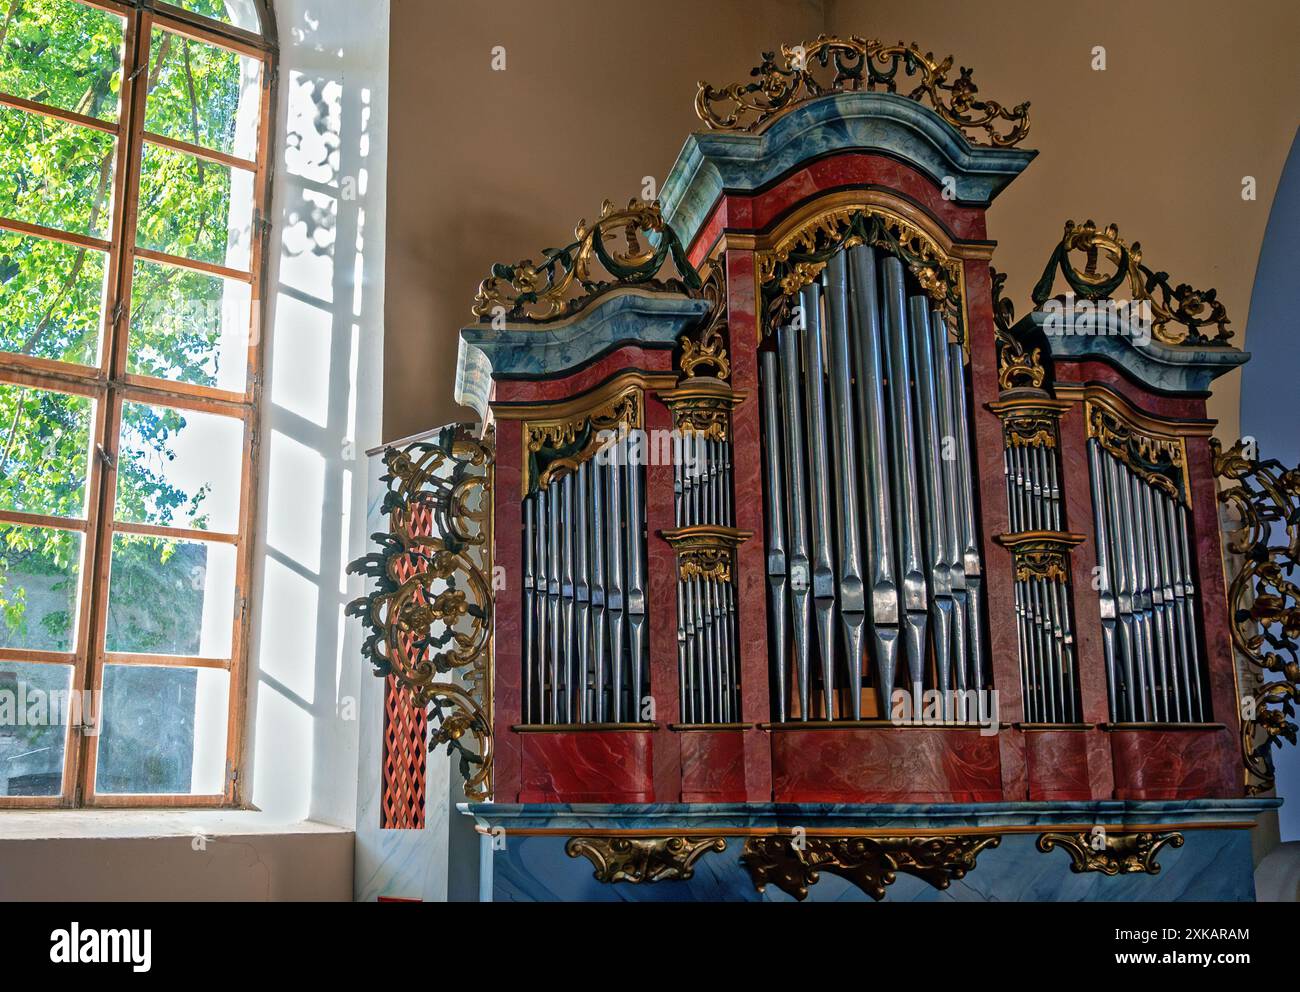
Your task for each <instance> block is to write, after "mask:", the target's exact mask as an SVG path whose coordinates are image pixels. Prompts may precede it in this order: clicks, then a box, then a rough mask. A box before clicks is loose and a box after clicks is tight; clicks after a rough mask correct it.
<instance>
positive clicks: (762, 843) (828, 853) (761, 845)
mask: <svg viewBox="0 0 1300 992" xmlns="http://www.w3.org/2000/svg"><path fill="white" fill-rule="evenodd" d="M1001 840H1002V839H1001V837H999V836H996V835H990V836H980V835H974V834H963V835H958V836H935V837H821V836H808V837H804V838H803V840H802V841H801V843H800V844H799V845H796V844H795V843H794V841H793V839H792V838H790V837H785V836H778V835H770V836H761V837H750V838H749V839H748V840H746V841H745V848H744V851H743V853H742V854H741V857H740V863H741V864H742V865H744V866H745V868H746V870H748V872H749V877H750V878H751V879H752V880H753V882H754V887H755V888H756V889H757V890H758V891H759V892H762V891H764V890H765V889H766V888H767V886H768V885H769V884H771V885H775V886H776V887H777V888H778V889H780V890H781V891H782V892H784V893H786V894H787V895H791V896H793V897H794V898H796V899H798V900H800V901H801V902H802V901H803V900H804V899H806V898H808V889H809V888H810V887H811V886H813V885H816V884H817V882H818V880H819V879H820V878H821V873H822V872H830V873H831V874H832V875H839V876H840V877H841V878H843V879H846V880H848V881H849V882H851V883H852V884H854V885H856V886H857V887H858V888H859V889H861V890H862V891H863V892H865V893H866V894H867V895H869V896H871V898H872V899H875V900H876V901H877V902H879V901H880V900H881V899H883V898H885V890H886V888H887V887H888V886H890V885H893V884H894V881H895V880H896V879H897V877H898V873H899V872H903V873H904V874H907V875H912V876H914V877H916V878H919V879H921V880H922V881H923V882H926V883H927V884H929V885H932V886H934V887H935V888H936V889H946V888H948V886H949V885H950V884H951V883H952V881H953V880H954V879H960V878H965V877H966V873H967V872H970V871H973V870H974V869H975V861H976V858H978V857H979V854H980V852H981V851H983V850H985V849H986V848H990V847H997V846H998V844H1000V843H1001Z"/></svg>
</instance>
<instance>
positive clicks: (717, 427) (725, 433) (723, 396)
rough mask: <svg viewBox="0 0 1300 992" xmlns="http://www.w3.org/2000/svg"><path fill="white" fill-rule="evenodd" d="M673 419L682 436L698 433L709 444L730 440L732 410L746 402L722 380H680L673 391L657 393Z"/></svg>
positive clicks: (701, 378) (743, 395) (742, 395)
mask: <svg viewBox="0 0 1300 992" xmlns="http://www.w3.org/2000/svg"><path fill="white" fill-rule="evenodd" d="M658 396H659V399H661V400H663V402H664V404H665V405H666V406H667V407H668V409H669V411H671V413H672V417H673V427H675V428H676V429H677V430H678V431H680V432H682V433H683V434H698V435H700V436H702V437H705V438H707V439H708V440H710V441H726V440H729V439H730V437H731V411H732V410H734V409H735V408H736V407H738V406H740V404H741V403H742V402H743V401H744V399H745V393H738V392H734V391H733V390H732V388H731V386H729V385H728V384H727V383H725V382H723V381H722V380H721V379H710V378H707V377H703V376H701V377H699V378H696V379H682V380H681V381H680V382H679V383H678V384H677V385H676V386H675V387H674V388H673V389H670V390H665V391H664V392H661V393H659V394H658Z"/></svg>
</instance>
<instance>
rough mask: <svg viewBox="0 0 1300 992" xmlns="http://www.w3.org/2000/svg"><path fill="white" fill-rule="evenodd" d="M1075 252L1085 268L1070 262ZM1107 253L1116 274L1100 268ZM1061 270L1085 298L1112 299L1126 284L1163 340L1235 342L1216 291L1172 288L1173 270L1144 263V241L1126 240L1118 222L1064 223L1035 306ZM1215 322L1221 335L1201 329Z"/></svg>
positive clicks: (1047, 296)
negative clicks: (1101, 224) (1209, 334)
mask: <svg viewBox="0 0 1300 992" xmlns="http://www.w3.org/2000/svg"><path fill="white" fill-rule="evenodd" d="M1074 253H1082V254H1083V256H1084V265H1083V269H1082V270H1080V269H1079V268H1078V267H1077V266H1075V264H1074V263H1073V262H1072V261H1071V255H1072V254H1074ZM1103 256H1105V258H1106V259H1107V260H1108V262H1109V264H1110V265H1111V266H1113V267H1114V271H1113V272H1109V273H1106V272H1101V271H1099V270H1098V262H1099V260H1100V259H1101V258H1102V257H1103ZM1058 271H1059V272H1060V274H1061V275H1062V276H1064V277H1065V281H1066V284H1067V285H1068V286H1069V287H1070V289H1072V290H1073V291H1074V292H1075V293H1077V294H1078V295H1079V296H1081V297H1083V298H1084V299H1087V300H1104V299H1110V297H1111V294H1112V293H1114V292H1115V291H1116V290H1118V289H1119V288H1120V287H1121V286H1123V285H1124V283H1125V282H1127V283H1128V287H1129V293H1130V295H1131V296H1132V298H1133V301H1134V302H1141V303H1146V304H1148V305H1149V306H1150V309H1151V317H1152V322H1151V333H1152V336H1153V337H1154V338H1155V339H1156V340H1157V341H1160V342H1162V343H1163V344H1168V345H1215V346H1219V345H1222V346H1226V345H1227V344H1228V342H1229V341H1230V340H1232V336H1233V335H1232V331H1230V330H1228V324H1230V323H1231V321H1230V320H1229V319H1228V311H1227V309H1226V308H1225V307H1224V305H1223V304H1222V303H1220V302H1219V299H1218V294H1217V292H1216V291H1215V290H1213V289H1207V290H1199V289H1193V288H1192V287H1191V286H1189V285H1188V284H1187V283H1179V284H1178V285H1177V286H1171V285H1170V283H1169V273H1167V272H1153V271H1152V270H1151V269H1150V268H1148V267H1147V266H1146V265H1144V264H1143V263H1142V245H1141V244H1140V243H1138V242H1136V241H1134V242H1133V244H1132V245H1129V244H1127V243H1126V242H1125V241H1124V239H1123V238H1121V237H1120V234H1119V228H1118V227H1116V226H1115V225H1114V224H1110V225H1107V227H1106V228H1105V229H1104V230H1098V229H1097V225H1096V224H1094V223H1093V222H1092V221H1091V220H1089V221H1086V222H1085V223H1084V224H1082V225H1079V226H1076V225H1075V223H1074V221H1072V220H1067V221H1066V222H1065V233H1064V234H1063V235H1062V237H1061V240H1060V242H1059V243H1058V244H1057V246H1056V248H1055V249H1054V250H1053V252H1052V256H1051V258H1049V259H1048V262H1047V267H1046V268H1045V269H1044V270H1043V275H1042V277H1041V278H1040V279H1039V280H1038V285H1036V286H1035V287H1034V292H1033V300H1034V305H1035V306H1038V307H1041V306H1043V304H1045V303H1046V302H1047V301H1048V299H1050V298H1051V296H1052V288H1053V287H1054V285H1055V283H1056V275H1057V272H1058ZM1155 291H1159V298H1157V296H1156V292H1155ZM1170 324H1178V325H1180V326H1181V330H1177V331H1175V330H1171V329H1170V327H1169V325H1170ZM1211 325H1213V326H1215V327H1217V328H1218V333H1217V334H1216V335H1215V336H1214V337H1213V338H1208V337H1206V336H1205V335H1204V334H1202V333H1201V328H1203V327H1209V326H1211Z"/></svg>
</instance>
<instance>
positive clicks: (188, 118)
mask: <svg viewBox="0 0 1300 992" xmlns="http://www.w3.org/2000/svg"><path fill="white" fill-rule="evenodd" d="M182 6H185V7H187V8H190V9H194V10H196V11H198V12H199V13H204V14H208V15H209V16H214V17H217V18H218V19H220V20H228V18H227V17H226V15H225V4H224V2H223V0H193V2H187V3H184V4H182ZM123 37H124V30H123V21H122V19H121V18H119V17H117V16H115V15H112V14H109V13H106V12H104V11H101V10H97V9H95V8H91V7H87V6H84V5H82V4H79V3H76V2H75V0H0V90H2V91H5V92H8V93H11V94H14V95H17V96H20V97H23V98H24V99H28V100H33V101H37V102H40V103H44V104H48V105H50V106H54V107H57V108H60V109H65V110H72V111H75V112H77V113H79V114H84V115H85V116H88V117H92V118H95V119H98V120H103V121H115V120H116V119H117V117H118V113H119V96H120V92H121V86H122V77H123V70H122V46H123ZM249 74H250V69H249V64H248V63H247V61H246V60H242V59H241V57H240V56H238V55H236V54H234V53H231V52H229V51H226V50H224V49H219V48H217V47H215V46H212V45H206V44H204V43H202V42H198V41H194V40H191V39H188V38H185V37H182V36H181V35H176V34H171V33H168V32H165V31H162V30H158V29H155V31H154V32H153V36H152V38H151V49H150V60H149V66H148V74H147V77H146V79H147V86H148V92H149V96H148V100H147V109H146V125H145V127H146V130H147V131H149V132H152V133H155V134H159V135H162V136H164V137H168V138H173V139H177V140H181V141H186V142H190V143H193V144H199V145H203V146H205V147H208V148H214V149H216V150H220V151H226V152H233V153H235V154H248V151H247V150H243V149H238V148H236V144H237V135H238V134H239V133H240V130H241V128H245V129H246V128H247V127H248V123H247V122H246V121H242V120H240V94H241V91H242V90H243V89H244V88H245V87H246V86H247V85H248V83H249V78H248V77H249ZM245 105H246V106H249V107H251V106H252V102H251V101H247V100H246V101H245ZM115 167H116V141H115V138H114V136H113V135H111V134H105V133H103V132H100V131H96V130H93V129H91V128H86V127H82V126H80V125H76V124H71V123H66V122H62V121H58V120H55V119H52V118H48V117H44V116H41V115H36V114H29V113H25V112H23V111H19V110H12V109H4V108H0V215H3V216H6V217H9V218H12V219H16V220H22V221H27V222H30V223H35V224H41V225H45V226H48V227H54V228H59V229H61V230H65V231H70V232H73V233H78V234H89V235H92V236H95V237H99V238H104V239H108V238H111V237H112V236H113V234H112V232H111V231H110V220H111V217H112V211H113V204H112V192H113V189H112V188H113V171H114V168H115ZM243 178H244V177H242V176H241V177H240V179H241V181H242V180H243ZM234 185H235V184H234V183H233V182H232V170H231V169H229V168H228V167H225V166H221V165H215V164H213V163H211V162H204V161H202V160H201V159H199V158H196V157H194V156H191V155H186V154H183V153H179V152H175V151H172V150H170V149H167V148H162V147H159V146H153V145H146V147H145V150H144V162H143V169H142V176H141V188H140V210H139V216H140V221H139V230H138V233H137V242H138V243H139V244H141V245H143V246H146V247H151V248H154V249H156V250H160V251H164V252H168V253H171V254H175V255H180V256H183V257H187V258H193V259H201V260H204V261H209V262H216V263H221V264H227V259H228V258H230V257H235V256H237V255H238V253H239V251H241V250H242V251H244V252H245V255H246V248H247V237H248V235H247V228H248V226H249V223H248V222H249V218H248V217H238V218H232V213H246V212H247V211H245V210H243V208H242V207H240V208H238V209H236V210H232V188H233V187H234ZM232 230H233V231H234V233H233V234H232ZM241 239H242V242H241ZM241 244H242V247H241ZM232 246H233V248H232ZM106 262H107V257H106V255H105V254H104V253H102V252H100V251H97V250H94V249H89V248H81V247H76V246H69V245H64V244H60V243H56V242H52V241H46V240H43V239H40V238H35V237H26V236H20V235H15V234H8V233H3V232H0V349H2V350H3V351H6V352H11V353H18V354H25V355H31V356H34V357H38V358H45V359H52V360H55V361H60V362H69V363H74V364H77V365H83V366H84V365H90V366H94V365H98V364H100V361H101V355H100V352H101V334H102V327H103V321H104V307H105V276H106ZM134 276H135V278H134V281H133V292H132V301H131V311H132V312H131V320H130V328H131V345H130V348H129V354H128V368H129V370H130V371H132V372H136V373H139V374H145V375H150V376H156V377H159V378H163V379H168V380H172V381H178V382H186V383H193V384H197V385H208V386H211V385H216V383H217V378H218V375H219V373H220V372H221V368H220V363H221V350H220V347H219V344H220V342H221V332H222V322H223V319H225V320H227V321H228V320H229V319H230V318H229V313H228V311H229V307H228V306H227V307H226V311H227V313H226V314H224V315H223V299H224V297H225V294H226V293H228V292H229V291H230V290H229V288H228V287H227V286H226V284H225V283H224V281H223V280H220V279H217V278H214V277H211V276H207V275H204V274H201V273H194V272H190V271H186V270H183V269H179V268H176V267H174V266H167V265H160V264H155V263H146V262H143V261H141V262H138V263H137V265H136V269H135V272H134ZM236 358H237V359H238V360H239V361H240V362H242V360H243V355H242V353H238V350H237V354H236ZM0 361H3V357H2V356H0ZM93 419H94V411H93V402H92V401H91V400H90V399H88V398H85V397H81V396H75V395H72V394H67V393H58V392H52V391H48V390H42V389H38V388H35V387H29V386H10V385H4V386H0V508H3V509H7V510H20V511H25V512H30V513H39V514H44V515H47V516H59V517H84V515H85V512H86V486H87V479H88V473H89V467H90V466H89V460H90V458H91V457H94V455H93V453H92V447H91V437H90V433H91V429H92V423H93ZM186 428H187V418H186V415H185V413H184V411H181V410H177V409H173V408H166V407H157V406H149V405H146V404H139V403H126V404H123V416H122V434H121V438H120V454H119V458H118V462H117V467H118V484H117V493H116V503H117V508H118V509H117V514H116V515H117V516H118V518H119V519H128V520H133V521H137V522H142V523H150V524H158V525H163V526H189V527H196V528H198V529H203V528H205V527H206V518H205V517H204V516H203V514H202V513H201V512H200V510H199V507H200V504H201V503H202V501H203V499H204V498H205V496H206V495H207V491H206V488H205V487H200V488H199V489H198V491H194V492H186V491H185V490H184V489H182V488H181V487H179V486H178V485H176V484H174V483H173V482H172V481H171V480H170V479H169V473H168V465H169V463H171V462H172V461H173V460H174V459H175V458H176V452H177V444H178V443H180V441H181V438H182V437H183V436H184V433H185V431H186ZM81 543H82V542H81V538H80V536H79V535H77V534H75V533H72V532H68V531H61V530H57V529H52V528H34V527H14V526H10V527H4V528H0V644H10V645H13V646H24V647H29V648H49V649H56V650H67V649H68V648H69V647H70V644H71V639H72V634H73V628H74V619H75V613H76V587H77V583H78V581H79V570H80V568H81V567H82V565H81V557H82V551H83V549H82V547H81ZM205 553H206V552H205V549H204V548H203V547H202V546H197V545H193V544H184V543H181V542H176V541H169V540H161V539H154V538H143V537H127V536H119V537H118V538H117V539H116V540H115V542H114V548H113V561H112V572H113V574H112V584H113V586H115V587H119V588H120V589H121V590H124V591H126V593H127V594H124V595H118V594H117V592H116V590H115V592H114V594H113V595H112V596H111V597H110V615H109V629H110V633H109V639H110V641H114V640H115V639H116V640H117V641H118V642H120V643H122V644H129V645H130V647H129V648H126V647H124V648H120V649H121V650H134V651H155V650H158V651H173V650H181V649H186V648H189V649H192V648H193V647H194V646H195V645H194V644H192V643H191V641H194V639H195V636H196V635H195V634H194V631H196V630H197V628H198V626H199V621H200V618H201V615H202V602H203V586H202V583H197V582H196V581H195V570H196V569H198V570H200V571H201V569H202V568H203V567H204V563H205ZM164 589H165V590H166V591H165V592H164V591H163V590H164ZM38 600H39V607H38V608H37V609H36V610H35V611H34V612H35V613H36V614H38V615H35V616H33V615H29V614H30V613H32V612H33V610H32V609H29V607H31V606H33V605H35V604H36V603H37V601H38Z"/></svg>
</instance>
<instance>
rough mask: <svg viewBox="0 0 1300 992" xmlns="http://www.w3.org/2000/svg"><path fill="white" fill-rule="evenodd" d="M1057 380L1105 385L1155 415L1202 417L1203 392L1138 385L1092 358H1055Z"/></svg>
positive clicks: (1179, 418)
mask: <svg viewBox="0 0 1300 992" xmlns="http://www.w3.org/2000/svg"><path fill="white" fill-rule="evenodd" d="M1056 381H1057V382H1077V383H1083V384H1096V385H1099V386H1107V387H1108V388H1109V389H1110V390H1111V391H1112V392H1115V393H1117V394H1118V395H1120V396H1122V397H1124V399H1126V400H1128V401H1129V402H1130V403H1131V404H1132V405H1133V406H1135V407H1136V408H1137V409H1139V410H1143V411H1145V412H1146V413H1149V414H1151V415H1152V416H1155V417H1169V418H1171V419H1174V420H1204V419H1205V398H1204V397H1202V396H1162V395H1160V394H1158V393H1152V392H1149V391H1148V390H1146V389H1144V388H1143V387H1142V386H1139V385H1138V384H1137V383H1136V382H1134V381H1133V380H1132V379H1130V378H1128V377H1127V376H1125V375H1124V374H1123V373H1122V372H1120V371H1118V370H1117V369H1116V368H1115V367H1114V366H1113V365H1109V364H1107V363H1106V362H1099V361H1096V360H1092V359H1087V360H1084V361H1076V360H1074V359H1071V358H1069V357H1059V358H1057V359H1056Z"/></svg>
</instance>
